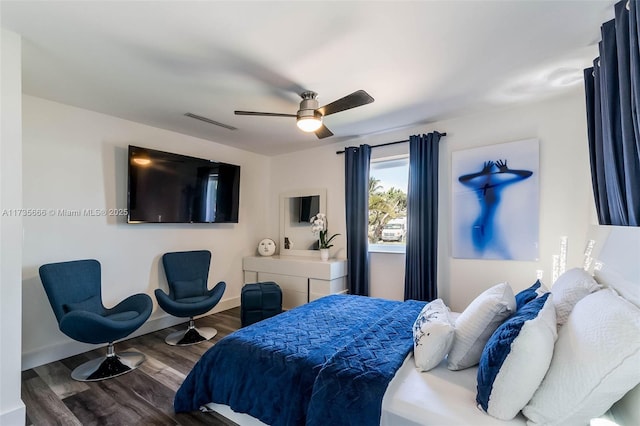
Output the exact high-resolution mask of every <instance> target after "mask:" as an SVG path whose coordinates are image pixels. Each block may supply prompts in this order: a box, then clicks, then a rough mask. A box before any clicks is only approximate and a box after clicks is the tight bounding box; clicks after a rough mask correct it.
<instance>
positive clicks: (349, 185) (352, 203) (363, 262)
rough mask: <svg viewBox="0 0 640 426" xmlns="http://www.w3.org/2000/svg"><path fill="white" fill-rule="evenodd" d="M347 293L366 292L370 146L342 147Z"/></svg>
mask: <svg viewBox="0 0 640 426" xmlns="http://www.w3.org/2000/svg"><path fill="white" fill-rule="evenodd" d="M344 155H345V158H344V166H345V206H346V213H347V258H348V267H347V269H348V273H349V276H348V278H347V279H348V284H349V285H348V288H349V293H351V294H357V295H360V296H368V295H369V246H368V245H369V240H368V236H367V232H368V229H369V161H370V159H371V147H370V146H369V145H360V147H348V148H345V150H344Z"/></svg>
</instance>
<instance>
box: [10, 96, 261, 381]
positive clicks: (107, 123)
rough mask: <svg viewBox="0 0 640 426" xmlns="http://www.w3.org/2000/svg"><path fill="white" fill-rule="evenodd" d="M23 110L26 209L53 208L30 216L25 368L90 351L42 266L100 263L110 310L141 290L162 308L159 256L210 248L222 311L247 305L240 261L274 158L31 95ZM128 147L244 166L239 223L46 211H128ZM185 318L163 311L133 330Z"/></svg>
mask: <svg viewBox="0 0 640 426" xmlns="http://www.w3.org/2000/svg"><path fill="white" fill-rule="evenodd" d="M23 106H24V108H23V121H24V128H23V155H24V156H23V168H22V169H23V180H24V185H23V191H24V207H25V208H33V209H45V210H46V211H47V212H48V213H47V214H46V216H42V217H27V218H25V219H24V256H23V262H22V265H23V271H22V273H23V299H24V300H25V303H24V307H23V330H22V339H23V369H27V368H31V367H33V366H35V365H39V364H42V363H45V362H50V361H51V360H54V359H60V358H62V357H65V356H69V355H72V354H75V353H79V352H82V351H84V350H86V349H87V348H89V347H91V346H89V345H84V344H80V343H78V342H74V341H72V340H71V339H69V338H67V337H66V336H64V335H63V334H62V333H61V332H60V331H59V330H58V327H57V323H56V321H55V317H54V315H53V312H52V310H51V308H50V305H49V303H48V301H47V298H46V295H45V293H44V290H43V288H42V284H41V282H40V279H39V276H38V268H39V266H40V265H43V264H45V263H50V262H59V261H66V260H73V259H86V258H95V259H98V260H99V261H100V262H101V264H102V292H103V299H104V302H105V305H106V306H112V305H114V304H115V303H117V302H118V301H120V300H122V299H123V298H125V297H127V296H128V295H131V294H134V293H147V294H149V295H150V296H151V297H152V299H153V300H154V304H155V298H154V297H153V291H154V289H156V288H158V286H160V287H161V288H164V289H165V290H166V288H167V284H166V279H165V277H164V273H163V272H162V267H161V265H160V257H161V255H162V254H163V253H165V252H168V251H178V250H193V249H208V250H211V252H212V255H213V260H212V266H211V272H210V276H209V285H210V286H212V285H213V284H215V283H216V282H217V281H221V280H223V281H226V283H227V290H226V292H225V294H224V296H223V298H222V301H221V302H220V304H219V305H218V307H217V308H216V310H222V309H228V308H229V307H232V306H238V305H239V304H240V299H239V297H240V290H241V287H242V283H243V280H242V278H243V277H242V257H243V256H246V255H252V254H254V253H255V250H256V247H257V245H258V242H259V241H260V239H261V238H262V234H263V229H264V228H265V227H266V226H267V219H266V217H265V216H264V215H263V214H261V212H262V211H263V210H264V206H266V205H267V196H268V191H267V190H268V185H269V181H268V179H265V178H264V177H265V176H269V173H270V172H269V163H270V161H269V158H268V157H265V156H262V155H257V154H252V153H248V152H246V151H241V150H238V149H235V148H232V147H229V146H225V145H221V144H217V143H214V142H210V141H206V140H202V139H198V138H194V137H189V136H185V135H182V134H178V133H174V132H170V131H166V130H161V129H157V128H153V127H150V126H146V125H142V124H138V123H134V122H130V121H126V120H122V119H119V118H115V117H111V116H107V115H103V114H98V113H95V112H92V111H88V110H84V109H80V108H75V107H71V106H68V105H63V104H59V103H55V102H51V101H47V100H44V99H40V98H35V97H32V96H26V95H25V96H24V98H23ZM129 144H131V145H137V146H143V147H148V148H154V149H159V150H163V151H169V152H176V153H179V154H185V155H191V156H194V157H201V158H208V159H212V160H219V161H223V162H228V163H233V164H239V165H240V166H241V177H240V185H241V187H240V211H239V223H238V224H213V225H212V224H208V225H203V224H200V225H192V224H127V223H126V217H90V216H81V217H75V216H72V217H64V216H61V215H59V214H51V213H49V211H50V210H56V211H57V210H58V209H69V210H80V211H82V210H83V209H110V208H126V204H127V146H128V145H129ZM182 321H184V319H176V318H172V317H170V316H168V315H167V314H166V313H164V311H162V310H161V309H159V308H158V307H157V305H156V306H155V307H154V312H153V313H152V315H151V318H150V320H149V322H148V323H147V324H145V325H144V326H143V327H142V328H141V329H140V331H139V332H138V333H136V334H141V333H144V332H149V331H153V330H155V329H158V328H162V327H166V326H168V325H172V324H175V323H176V322H182ZM134 335H135V334H134ZM116 350H117V345H116Z"/></svg>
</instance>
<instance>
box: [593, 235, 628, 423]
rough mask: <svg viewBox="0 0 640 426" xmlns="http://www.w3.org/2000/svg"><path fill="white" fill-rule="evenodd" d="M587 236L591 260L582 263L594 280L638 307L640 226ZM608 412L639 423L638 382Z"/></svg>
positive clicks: (617, 420) (623, 419)
mask: <svg viewBox="0 0 640 426" xmlns="http://www.w3.org/2000/svg"><path fill="white" fill-rule="evenodd" d="M589 239H591V240H593V244H592V246H593V251H592V252H591V257H593V262H590V261H589V259H588V258H587V259H585V260H586V262H585V264H588V265H589V266H590V268H589V269H590V270H592V271H593V273H594V276H595V278H596V280H597V281H598V282H599V283H601V284H604V285H606V286H608V287H612V288H614V289H615V290H616V291H617V292H618V294H620V295H621V296H622V297H624V298H625V299H627V300H629V301H631V302H632V303H634V304H635V305H636V306H638V307H639V308H640V228H638V227H635V228H634V227H621V226H594V227H593V229H592V230H591V232H590V235H589ZM587 247H588V246H587ZM587 251H588V250H587ZM586 254H587V253H585V255H586ZM639 338H640V336H639ZM610 413H611V415H613V420H615V421H616V423H617V424H620V425H640V385H638V386H636V387H635V388H634V389H632V390H631V391H630V392H629V393H627V394H626V395H625V396H624V397H623V398H622V399H621V400H620V401H618V402H617V403H616V404H615V405H614V406H613V407H611V411H610Z"/></svg>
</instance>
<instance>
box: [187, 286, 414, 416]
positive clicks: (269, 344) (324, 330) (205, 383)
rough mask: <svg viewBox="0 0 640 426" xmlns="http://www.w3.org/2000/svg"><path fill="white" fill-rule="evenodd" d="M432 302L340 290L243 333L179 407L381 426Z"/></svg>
mask: <svg viewBox="0 0 640 426" xmlns="http://www.w3.org/2000/svg"><path fill="white" fill-rule="evenodd" d="M424 304H425V302H417V301H407V302H395V301H389V300H383V299H374V298H369V297H360V296H346V295H333V296H327V297H324V298H322V299H319V300H316V301H314V302H311V303H309V304H306V305H303V306H301V307H298V308H296V309H293V310H291V311H288V312H285V313H283V314H280V315H277V316H275V317H272V318H270V319H268V320H264V321H261V322H258V323H256V324H253V325H251V326H249V327H246V328H243V329H240V330H238V331H237V332H235V333H233V334H230V335H229V336H227V337H225V338H224V339H222V340H220V341H219V342H218V343H217V344H216V345H215V346H213V347H212V348H211V349H209V350H208V351H207V352H206V353H205V354H204V355H203V356H202V358H201V359H200V361H198V363H197V364H196V365H195V366H194V367H193V370H192V371H191V372H190V373H189V375H188V376H187V378H186V379H185V381H184V383H183V384H182V386H181V387H180V389H179V390H178V392H177V394H176V397H175V401H174V408H175V410H176V412H183V411H193V410H197V409H199V408H200V407H201V406H202V405H205V404H207V403H209V402H216V403H221V404H227V405H229V406H230V407H231V408H232V409H233V410H234V411H237V412H242V413H248V414H250V415H252V416H254V417H256V418H258V419H260V420H261V421H263V422H265V423H267V424H269V425H273V426H279V425H305V424H306V425H310V426H315V425H327V424H331V425H378V424H379V422H380V413H381V404H382V397H383V395H384V392H385V390H386V388H387V386H388V384H389V382H390V381H391V379H392V378H393V376H394V374H395V372H396V371H397V369H398V368H399V367H400V365H401V364H402V362H403V361H404V359H405V357H406V355H407V354H408V353H409V351H410V350H411V349H412V348H413V340H412V339H413V335H412V325H413V322H414V321H415V319H416V317H417V316H418V314H419V313H420V310H421V309H422V307H423V306H424Z"/></svg>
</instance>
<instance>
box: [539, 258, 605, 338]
mask: <svg viewBox="0 0 640 426" xmlns="http://www.w3.org/2000/svg"><path fill="white" fill-rule="evenodd" d="M601 288H602V286H600V284H598V283H597V282H596V281H595V280H594V279H593V277H592V276H591V275H589V273H588V272H587V271H585V270H584V269H582V268H573V269H569V270H568V271H566V272H565V273H564V274H562V275H560V277H558V279H557V280H556V282H555V283H553V286H551V293H552V294H553V303H554V304H555V305H556V321H558V327H559V326H561V325H563V324H564V323H565V322H567V318H568V317H569V314H570V313H571V310H572V309H573V307H574V306H575V305H576V303H578V301H579V300H580V299H582V298H583V297H585V296H587V295H588V294H591V293H593V292H594V291H597V290H600V289H601Z"/></svg>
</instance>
